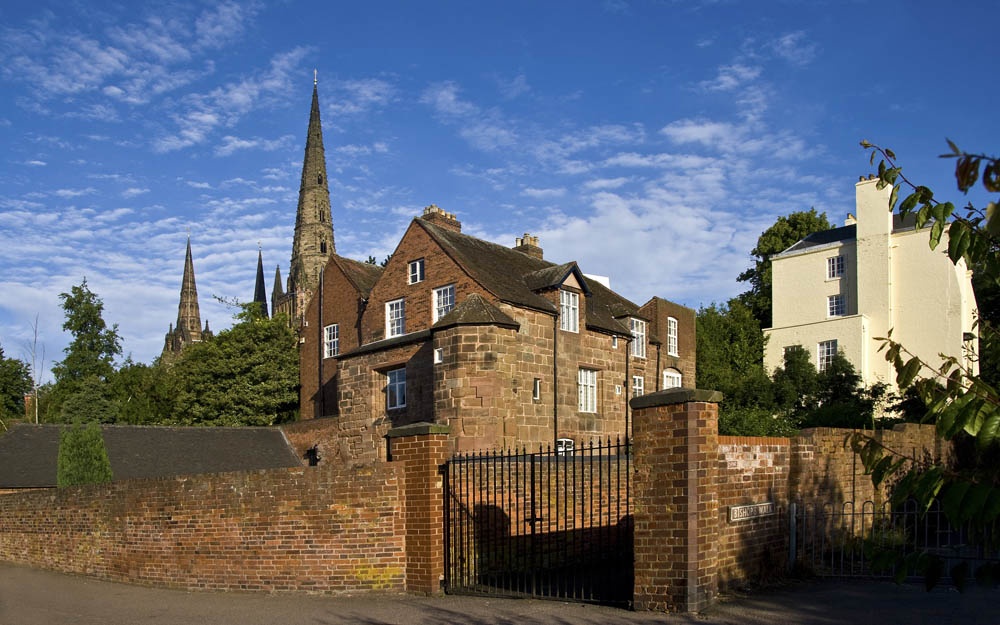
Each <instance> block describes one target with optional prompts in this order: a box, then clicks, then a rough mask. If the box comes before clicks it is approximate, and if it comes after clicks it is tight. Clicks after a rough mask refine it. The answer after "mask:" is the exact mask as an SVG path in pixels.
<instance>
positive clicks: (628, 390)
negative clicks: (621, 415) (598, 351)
mask: <svg viewBox="0 0 1000 625" xmlns="http://www.w3.org/2000/svg"><path fill="white" fill-rule="evenodd" d="M633 340H634V339H633V338H629V339H626V341H625V384H624V386H625V389H624V392H623V393H622V395H624V396H625V438H626V439H627V438H628V423H629V417H630V416H631V413H630V411H629V406H628V398H629V394H631V393H632V384H631V380H630V378H629V376H628V373H629V367H628V366H629V354H631V353H632V341H633Z"/></svg>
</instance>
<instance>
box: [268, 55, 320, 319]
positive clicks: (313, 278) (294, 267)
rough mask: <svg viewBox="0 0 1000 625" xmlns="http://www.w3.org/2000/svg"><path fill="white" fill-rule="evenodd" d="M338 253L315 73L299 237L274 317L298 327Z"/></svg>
mask: <svg viewBox="0 0 1000 625" xmlns="http://www.w3.org/2000/svg"><path fill="white" fill-rule="evenodd" d="M335 252H336V248H335V246H334V239H333V217H332V215H331V211H330V190H329V187H328V179H327V175H326V154H325V152H324V149H323V124H322V122H321V120H320V109H319V87H318V79H317V74H316V72H315V71H314V72H313V92H312V106H311V108H310V111H309V127H308V130H307V132H306V147H305V154H304V156H303V159H302V180H301V183H300V185H299V201H298V206H297V207H296V211H295V236H294V240H293V242H292V258H291V263H290V266H289V273H288V287H287V289H286V290H285V292H284V294H283V295H282V296H281V297H280V299H279V298H275V297H274V295H272V298H274V304H273V306H272V313H277V312H284V313H286V314H288V316H289V320H290V321H291V322H292V323H293V324H297V323H298V322H299V320H300V318H301V317H302V315H304V314H305V310H306V305H308V303H309V299H310V298H311V297H312V293H313V291H315V289H316V285H317V283H318V281H319V273H320V271H321V270H322V269H323V267H325V266H326V263H327V261H328V260H329V259H330V256H332V255H333V254H334V253H335Z"/></svg>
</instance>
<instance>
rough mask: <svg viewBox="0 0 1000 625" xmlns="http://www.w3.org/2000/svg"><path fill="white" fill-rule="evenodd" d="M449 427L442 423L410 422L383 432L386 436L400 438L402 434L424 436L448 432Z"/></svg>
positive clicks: (449, 430)
mask: <svg viewBox="0 0 1000 625" xmlns="http://www.w3.org/2000/svg"><path fill="white" fill-rule="evenodd" d="M450 432H451V428H450V427H449V426H447V425H445V424H443V423H427V422H420V423H411V424H410V425H401V426H399V427H396V428H392V429H391V430H389V431H388V432H386V433H385V437H386V438H402V437H404V436H426V435H428V434H448V433H450Z"/></svg>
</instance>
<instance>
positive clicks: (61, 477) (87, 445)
mask: <svg viewBox="0 0 1000 625" xmlns="http://www.w3.org/2000/svg"><path fill="white" fill-rule="evenodd" d="M111 478H112V474H111V462H110V461H109V460H108V452H107V449H106V448H105V447H104V438H103V437H102V436H101V426H100V425H98V424H97V423H96V422H90V423H88V424H87V425H86V426H81V425H80V424H76V425H73V426H71V427H68V428H66V429H65V430H63V432H62V434H61V435H60V436H59V459H58V465H57V469H56V484H57V485H58V486H59V488H64V487H66V486H76V485H78V484H104V483H107V482H110V481H111Z"/></svg>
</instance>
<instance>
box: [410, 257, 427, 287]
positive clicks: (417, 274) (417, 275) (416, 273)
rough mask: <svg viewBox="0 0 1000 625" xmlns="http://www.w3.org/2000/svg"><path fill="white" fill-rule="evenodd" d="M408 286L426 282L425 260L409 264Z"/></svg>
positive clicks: (413, 261)
mask: <svg viewBox="0 0 1000 625" xmlns="http://www.w3.org/2000/svg"><path fill="white" fill-rule="evenodd" d="M407 267H408V275H409V277H408V278H407V284H416V283H418V282H423V281H424V259H423V258H418V259H417V260H411V261H410V262H409V263H408V264H407Z"/></svg>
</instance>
